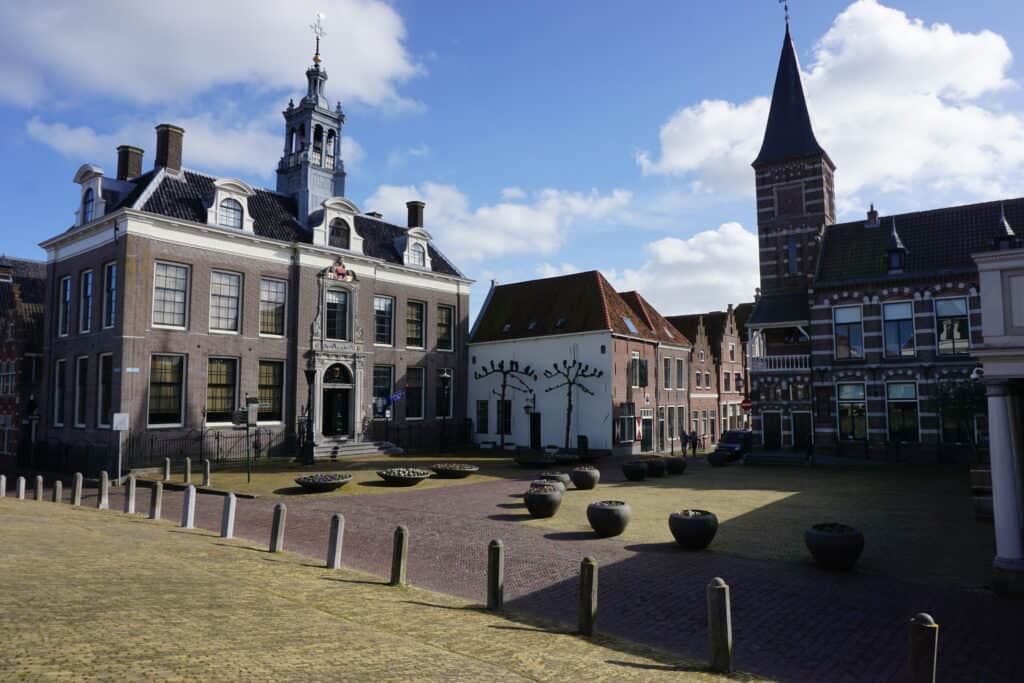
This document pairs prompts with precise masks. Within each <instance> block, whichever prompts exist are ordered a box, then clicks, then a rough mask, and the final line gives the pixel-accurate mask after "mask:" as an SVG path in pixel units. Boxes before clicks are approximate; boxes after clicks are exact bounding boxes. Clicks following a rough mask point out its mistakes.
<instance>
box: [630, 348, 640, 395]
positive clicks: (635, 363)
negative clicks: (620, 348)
mask: <svg viewBox="0 0 1024 683" xmlns="http://www.w3.org/2000/svg"><path fill="white" fill-rule="evenodd" d="M629 382H630V384H629V386H630V388H632V389H639V388H640V352H639V351H631V352H630V354H629Z"/></svg>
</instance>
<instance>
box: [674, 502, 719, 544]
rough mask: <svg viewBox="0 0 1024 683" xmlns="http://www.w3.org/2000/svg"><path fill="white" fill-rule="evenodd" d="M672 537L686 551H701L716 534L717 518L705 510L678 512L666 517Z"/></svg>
mask: <svg viewBox="0 0 1024 683" xmlns="http://www.w3.org/2000/svg"><path fill="white" fill-rule="evenodd" d="M668 528H669V530H670V531H671V532H672V536H673V537H674V538H675V539H676V543H678V544H679V545H680V546H682V547H683V548H686V549H687V550H703V549H704V548H707V547H708V546H709V545H711V541H712V540H714V538H715V534H716V533H718V517H717V516H715V513H713V512H708V511H707V510H679V511H677V512H673V513H672V514H671V515H669V516H668Z"/></svg>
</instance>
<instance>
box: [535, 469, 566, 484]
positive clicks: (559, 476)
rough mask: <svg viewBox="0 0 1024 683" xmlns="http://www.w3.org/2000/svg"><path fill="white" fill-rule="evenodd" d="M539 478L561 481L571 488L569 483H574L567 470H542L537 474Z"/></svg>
mask: <svg viewBox="0 0 1024 683" xmlns="http://www.w3.org/2000/svg"><path fill="white" fill-rule="evenodd" d="M537 478H538V479H550V480H552V481H560V482H562V484H563V485H564V486H565V488H569V484H571V483H572V479H570V478H569V475H568V474H566V473H565V472H541V473H540V474H538V475H537Z"/></svg>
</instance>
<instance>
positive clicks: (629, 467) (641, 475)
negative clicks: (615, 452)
mask: <svg viewBox="0 0 1024 683" xmlns="http://www.w3.org/2000/svg"><path fill="white" fill-rule="evenodd" d="M622 474H623V475H624V476H625V477H626V479H628V480H629V481H643V480H644V479H646V478H647V463H646V462H644V461H643V460H630V461H629V462H626V463H623V464H622Z"/></svg>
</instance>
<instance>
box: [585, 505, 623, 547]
mask: <svg viewBox="0 0 1024 683" xmlns="http://www.w3.org/2000/svg"><path fill="white" fill-rule="evenodd" d="M632 518H633V510H632V509H631V508H630V507H629V503H627V502H625V501H621V500H599V501H597V502H596V503H591V504H590V505H588V506H587V521H588V522H590V528H592V529H593V530H594V533H595V534H597V535H598V536H600V537H602V538H608V537H610V536H618V535H619V534H621V533H622V532H623V531H625V530H626V527H627V526H629V520H630V519H632Z"/></svg>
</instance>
